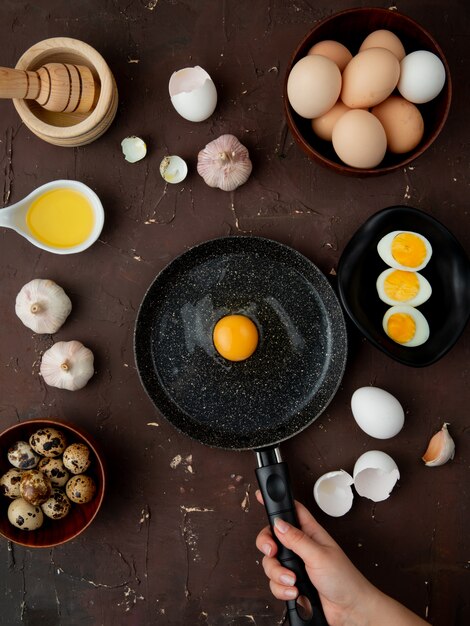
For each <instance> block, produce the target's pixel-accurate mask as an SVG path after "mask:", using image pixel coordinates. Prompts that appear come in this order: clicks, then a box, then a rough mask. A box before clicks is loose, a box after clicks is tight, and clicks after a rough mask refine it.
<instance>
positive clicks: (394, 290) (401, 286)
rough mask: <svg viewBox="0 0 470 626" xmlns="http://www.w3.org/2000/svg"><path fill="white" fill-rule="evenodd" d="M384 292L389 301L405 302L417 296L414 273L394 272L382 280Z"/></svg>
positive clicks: (417, 289) (416, 283) (417, 287)
mask: <svg viewBox="0 0 470 626" xmlns="http://www.w3.org/2000/svg"><path fill="white" fill-rule="evenodd" d="M384 291H385V293H386V294H387V296H388V297H389V298H390V299H391V300H398V301H399V302H406V301H408V300H412V299H413V298H415V297H416V296H417V295H418V291H419V280H418V276H417V275H416V273H415V272H404V271H403V270H395V271H394V272H391V273H390V274H389V275H388V276H387V278H385V280H384Z"/></svg>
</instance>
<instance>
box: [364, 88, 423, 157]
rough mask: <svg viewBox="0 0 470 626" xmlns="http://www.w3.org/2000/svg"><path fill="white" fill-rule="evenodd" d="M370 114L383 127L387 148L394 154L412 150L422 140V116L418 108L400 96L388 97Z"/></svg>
mask: <svg viewBox="0 0 470 626" xmlns="http://www.w3.org/2000/svg"><path fill="white" fill-rule="evenodd" d="M371 113H372V114H373V115H375V117H376V118H377V119H378V120H379V121H380V123H381V124H382V126H383V127H384V130H385V134H386V135H387V148H388V149H389V150H390V152H393V153H394V154H404V153H405V152H409V151H410V150H413V148H416V146H417V145H418V144H419V142H420V141H421V139H422V138H423V133H424V121H423V116H422V115H421V113H420V111H419V109H418V107H416V106H415V105H414V104H412V103H411V102H408V100H405V99H404V98H401V97H400V96H390V97H389V98H387V99H386V100H385V101H384V102H381V103H380V104H378V105H377V106H375V107H373V109H372V111H371Z"/></svg>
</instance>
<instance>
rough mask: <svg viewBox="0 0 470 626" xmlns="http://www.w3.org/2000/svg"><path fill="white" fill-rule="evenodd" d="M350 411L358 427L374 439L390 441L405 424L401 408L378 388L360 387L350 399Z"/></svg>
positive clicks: (395, 400) (389, 394)
mask: <svg viewBox="0 0 470 626" xmlns="http://www.w3.org/2000/svg"><path fill="white" fill-rule="evenodd" d="M351 410H352V414H353V416H354V419H355V420H356V422H357V424H358V426H359V427H360V428H362V430H363V431H364V432H365V433H367V434H368V435H370V436H371V437H375V438H376V439H390V437H394V436H395V435H397V434H398V433H399V432H400V430H401V429H402V428H403V424H404V423H405V412H404V411H403V407H402V406H401V404H400V403H399V402H398V400H397V399H396V398H395V396H392V394H391V393H389V392H388V391H385V390H384V389H379V387H360V388H359V389H356V391H355V392H354V393H353V395H352V398H351Z"/></svg>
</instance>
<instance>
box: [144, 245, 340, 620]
mask: <svg viewBox="0 0 470 626" xmlns="http://www.w3.org/2000/svg"><path fill="white" fill-rule="evenodd" d="M229 313H241V314H244V315H247V316H248V317H250V318H251V319H252V320H253V321H254V322H255V324H256V325H257V327H258V331H259V336H260V341H259V345H258V347H257V349H256V351H255V352H254V354H253V355H252V356H251V357H249V358H248V359H247V360H246V361H241V362H229V361H226V360H225V359H224V358H222V357H221V356H220V355H218V353H217V352H216V350H215V348H214V346H213V343H212V330H213V327H214V325H215V323H216V322H217V321H218V320H219V319H220V318H221V317H223V316H224V315H227V314H229ZM134 341H135V344H134V346H135V358H136V363H137V369H138V372H139V375H140V378H141V381H142V384H143V386H144V388H145V390H146V391H147V393H148V395H149V396H150V398H151V400H152V401H153V403H154V404H155V406H156V407H157V409H158V410H159V411H160V412H161V413H162V414H163V415H164V416H165V417H166V419H167V420H168V421H169V422H171V424H173V426H175V427H176V428H177V429H178V430H180V431H181V432H182V433H184V434H186V435H189V436H191V437H193V438H194V439H197V440H198V441H200V442H202V443H205V444H208V445H211V446H217V447H221V448H228V449H232V450H245V449H254V450H255V451H256V453H257V458H258V466H259V467H258V469H257V470H256V474H257V479H258V482H259V485H260V489H261V492H262V494H263V497H264V502H265V506H266V510H267V513H268V518H269V521H270V523H271V524H272V523H273V520H274V519H275V518H276V517H282V518H283V519H285V520H287V521H289V522H291V523H293V524H295V525H298V521H297V519H296V514H295V508H294V502H293V497H292V493H291V488H290V483H289V476H288V470H287V465H286V464H285V463H283V462H281V458H280V453H279V449H278V444H279V443H280V442H281V441H283V440H285V439H287V438H289V437H292V436H293V435H295V434H296V433H298V432H300V431H301V430H303V429H304V428H306V427H307V426H309V425H310V424H311V423H312V422H313V421H314V420H315V419H316V418H317V417H318V416H319V415H320V414H321V413H322V411H323V410H324V409H325V408H326V406H327V405H328V404H329V402H330V400H331V399H332V398H333V396H334V394H335V392H336V390H337V389H338V386H339V384H340V382H341V379H342V376H343V372H344V367H345V362H346V351H347V342H346V328H345V323H344V317H343V314H342V311H341V308H340V305H339V303H338V300H337V298H336V296H335V294H334V292H333V290H332V288H331V287H330V285H329V283H328V281H327V280H326V278H325V277H324V275H323V274H322V273H321V272H320V270H319V269H318V268H317V267H316V266H315V265H314V264H313V263H311V262H310V261H309V260H308V259H306V258H305V257H304V256H302V255H301V254H299V253H298V252H296V251H295V250H292V249H291V248H288V247H287V246H284V245H282V244H279V243H277V242H275V241H271V240H268V239H261V238H258V237H224V238H221V239H214V240H212V241H208V242H206V243H203V244H201V245H198V246H196V247H194V248H192V249H190V250H188V251H187V252H185V253H183V254H182V255H181V256H179V257H178V258H176V259H175V260H174V261H172V262H171V263H170V264H169V265H168V266H167V267H166V268H165V269H164V270H163V271H162V272H161V273H160V274H159V275H158V276H157V278H156V279H155V280H154V282H153V283H152V285H151V286H150V288H149V289H148V291H147V293H146V295H145V297H144V300H143V302H142V304H141V307H140V310H139V313H138V316H137V321H136V327H135V337H134ZM278 545H279V544H278ZM278 556H279V559H280V560H281V561H282V562H283V563H284V565H285V566H286V567H288V568H290V569H291V570H293V571H294V572H295V573H296V576H297V586H298V588H299V592H300V594H301V596H302V597H303V598H305V599H307V600H308V601H309V604H310V606H311V609H312V610H311V611H310V614H309V615H308V616H305V614H303V615H302V612H301V607H300V606H299V603H297V602H296V601H295V600H291V601H289V602H288V603H287V604H288V609H289V618H290V623H291V626H297V625H304V626H305V625H308V626H322V625H326V621H325V618H324V615H323V612H322V609H321V604H320V601H319V598H318V593H317V591H316V589H315V588H314V587H313V586H312V584H311V583H310V581H309V579H308V577H307V575H306V572H305V567H304V564H303V562H302V561H301V560H300V559H299V557H297V556H296V555H295V554H293V553H292V552H290V551H289V550H286V549H285V548H283V547H282V546H280V545H279V554H278ZM303 604H305V603H303Z"/></svg>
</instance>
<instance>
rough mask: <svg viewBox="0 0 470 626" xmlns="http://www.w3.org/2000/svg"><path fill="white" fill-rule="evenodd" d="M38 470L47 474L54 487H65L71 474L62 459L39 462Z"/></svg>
mask: <svg viewBox="0 0 470 626" xmlns="http://www.w3.org/2000/svg"><path fill="white" fill-rule="evenodd" d="M38 470H40V471H41V472H42V473H43V474H45V475H46V476H47V477H48V478H49V480H50V481H51V485H52V486H53V487H65V485H66V484H67V481H68V479H69V478H70V474H69V472H68V471H67V469H66V467H65V466H64V462H63V461H62V459H59V458H55V459H48V458H47V457H46V458H44V459H41V460H40V461H39V465H38Z"/></svg>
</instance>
